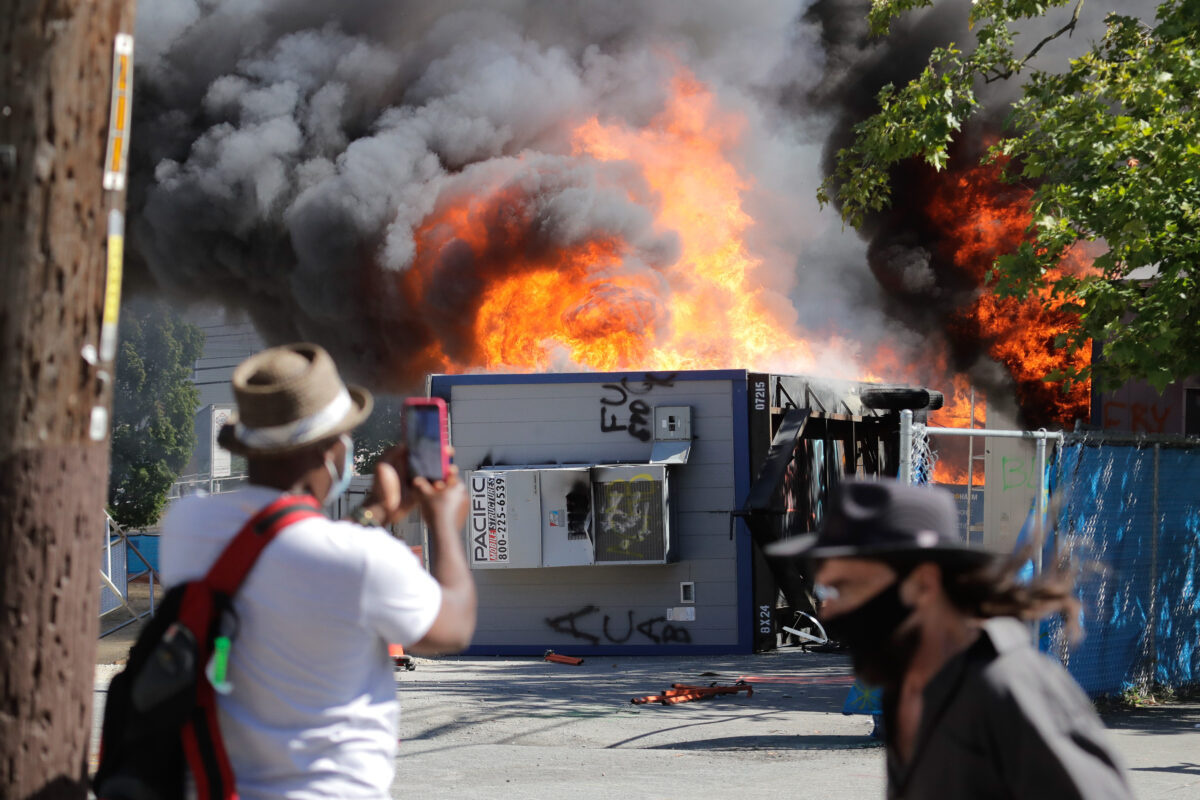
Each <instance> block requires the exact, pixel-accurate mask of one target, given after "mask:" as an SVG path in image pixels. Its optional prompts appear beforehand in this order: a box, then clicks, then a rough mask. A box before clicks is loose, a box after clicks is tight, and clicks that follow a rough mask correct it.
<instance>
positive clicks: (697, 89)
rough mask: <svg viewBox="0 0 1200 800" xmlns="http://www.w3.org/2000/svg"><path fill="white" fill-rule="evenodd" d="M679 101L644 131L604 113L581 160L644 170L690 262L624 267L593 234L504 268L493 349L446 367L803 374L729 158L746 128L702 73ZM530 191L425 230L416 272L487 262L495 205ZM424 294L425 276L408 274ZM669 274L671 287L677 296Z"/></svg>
mask: <svg viewBox="0 0 1200 800" xmlns="http://www.w3.org/2000/svg"><path fill="white" fill-rule="evenodd" d="M672 89H673V91H672V92H671V93H670V99H669V101H668V103H667V105H666V107H665V108H664V109H663V110H662V111H661V112H660V113H659V114H658V115H657V116H656V117H655V118H654V119H653V120H651V122H650V124H649V125H647V126H646V127H644V128H637V129H634V128H630V127H626V126H625V125H623V124H619V123H605V122H601V121H600V120H599V119H598V118H595V117H593V118H591V119H588V120H586V121H585V122H583V123H582V124H581V125H579V126H578V127H577V128H576V129H575V130H574V132H573V135H572V148H573V155H574V156H575V157H576V158H580V159H594V160H595V161H597V162H605V161H623V162H628V163H630V164H633V165H636V167H637V169H638V171H639V172H640V173H641V176H642V177H643V178H644V180H645V182H646V183H647V184H648V186H649V189H650V191H651V193H652V195H653V198H654V199H655V200H656V201H657V204H658V209H657V212H658V213H657V217H656V222H655V224H656V226H657V228H658V229H659V230H660V231H673V232H674V233H675V234H676V235H677V237H678V242H679V258H678V259H677V260H676V261H675V263H673V264H671V265H670V266H668V267H666V268H664V269H663V270H661V273H660V274H658V275H656V276H655V277H653V278H652V277H632V276H629V275H626V274H624V273H622V272H621V271H620V270H618V269H616V267H617V266H618V265H619V264H620V261H621V259H622V257H623V256H624V255H626V248H625V246H624V245H623V244H622V243H621V242H615V241H607V240H604V241H596V240H592V241H589V242H587V243H585V244H581V245H578V246H572V247H567V248H563V249H562V250H561V251H560V252H556V253H553V254H543V255H542V256H539V257H538V258H541V259H542V260H543V261H542V263H535V262H534V260H532V259H530V260H527V261H526V263H524V264H521V265H511V266H508V267H505V268H503V269H502V270H501V272H502V275H501V276H500V277H498V278H497V279H494V280H493V281H492V283H491V284H490V285H488V286H487V288H486V289H485V291H484V293H483V300H482V302H481V305H480V307H479V309H478V313H477V315H476V324H475V334H476V338H477V340H478V342H479V352H478V353H473V354H472V358H471V359H470V363H455V359H450V358H446V359H445V364H444V366H445V368H447V369H449V370H458V369H463V368H468V367H477V366H480V365H482V366H485V367H487V368H506V369H517V370H538V369H546V368H548V367H550V366H551V365H552V364H554V363H555V362H556V360H557V359H558V358H559V357H560V356H565V357H566V358H567V359H569V360H570V362H571V363H572V364H574V365H575V366H577V367H583V368H588V369H599V370H612V369H620V368H639V369H658V370H665V369H671V370H675V369H701V368H713V367H739V368H756V369H779V370H788V371H803V370H804V369H806V368H810V367H811V365H812V364H813V353H812V350H811V348H810V347H809V345H808V344H807V342H805V341H804V340H802V339H800V338H797V337H795V336H793V335H792V334H791V333H790V332H789V331H790V330H791V329H792V327H793V326H794V324H795V311H794V309H793V308H792V307H791V305H790V304H789V303H786V302H780V298H779V297H777V296H773V295H771V294H770V293H768V292H766V291H765V290H763V289H762V288H760V287H758V286H756V281H755V271H756V270H757V269H759V268H760V267H761V266H762V262H761V260H760V259H759V258H757V257H756V256H754V255H753V254H752V253H750V252H749V250H748V249H747V247H746V245H745V243H744V242H743V236H744V234H745V232H746V229H747V228H748V227H749V226H750V224H751V222H752V220H751V219H750V217H749V215H748V214H747V213H746V212H745V210H744V209H743V205H742V194H743V192H745V191H746V190H747V189H748V188H749V184H748V182H747V181H746V179H744V178H743V177H742V176H741V175H740V174H739V173H738V171H737V169H736V167H735V166H734V165H733V164H732V163H731V162H730V160H729V158H728V156H727V155H726V154H727V152H729V151H730V150H731V149H732V147H733V145H735V144H736V143H737V141H738V138H739V136H740V134H741V130H742V127H743V120H742V118H741V117H740V116H738V115H736V114H732V113H726V112H722V111H720V110H719V109H718V108H717V106H716V102H715V98H714V96H713V94H712V92H711V91H710V90H709V89H708V88H707V87H705V86H704V85H703V84H702V83H700V82H699V81H698V80H696V79H695V78H694V77H692V76H690V75H688V74H686V73H680V74H679V75H677V76H676V78H675V79H674V81H673V86H672ZM519 202H521V199H520V198H518V197H511V196H507V197H506V196H502V195H496V194H493V195H492V196H489V197H478V196H472V197H470V198H464V199H463V200H461V201H459V202H458V203H457V204H454V203H452V204H450V205H448V206H447V207H445V208H442V209H440V210H439V211H437V212H435V213H434V214H433V215H431V217H430V218H429V219H427V220H426V222H425V223H424V224H423V225H422V226H421V228H420V229H419V230H418V231H417V237H416V238H417V241H418V257H417V267H416V268H415V269H414V270H413V272H415V273H418V274H420V273H423V272H428V269H423V268H422V262H423V260H427V259H428V258H430V257H431V254H432V253H434V252H437V251H439V250H440V249H441V248H442V247H445V246H446V245H447V244H448V243H450V242H451V240H457V244H458V245H459V246H462V245H466V246H467V247H469V248H470V249H471V251H472V252H473V253H475V254H476V255H479V254H481V253H483V252H484V251H485V250H486V248H487V242H488V237H489V236H490V237H494V236H496V232H495V231H494V230H490V229H489V228H488V227H487V226H486V225H485V220H489V221H491V222H492V223H493V224H494V219H495V216H496V214H495V213H494V210H495V209H496V208H498V207H503V205H504V204H505V203H519ZM406 280H407V281H408V284H409V288H410V289H412V290H415V291H417V292H418V293H419V292H420V284H421V280H422V279H421V278H419V277H415V276H414V277H410V278H407V279H406ZM655 280H658V281H664V280H665V283H666V284H669V286H670V289H669V291H664V290H663V287H662V286H661V285H655Z"/></svg>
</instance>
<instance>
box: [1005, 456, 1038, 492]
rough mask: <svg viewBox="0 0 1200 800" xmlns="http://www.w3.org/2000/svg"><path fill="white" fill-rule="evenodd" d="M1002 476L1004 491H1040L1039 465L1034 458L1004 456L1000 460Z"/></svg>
mask: <svg viewBox="0 0 1200 800" xmlns="http://www.w3.org/2000/svg"><path fill="white" fill-rule="evenodd" d="M1000 474H1001V477H1002V478H1003V481H1004V482H1003V487H1004V488H1003V491H1006V492H1007V491H1011V490H1013V489H1032V490H1034V491H1037V490H1038V474H1037V464H1036V463H1035V459H1034V457H1033V456H1029V457H1027V458H1026V457H1020V456H1018V457H1015V458H1011V457H1009V456H1003V457H1002V458H1001V459H1000Z"/></svg>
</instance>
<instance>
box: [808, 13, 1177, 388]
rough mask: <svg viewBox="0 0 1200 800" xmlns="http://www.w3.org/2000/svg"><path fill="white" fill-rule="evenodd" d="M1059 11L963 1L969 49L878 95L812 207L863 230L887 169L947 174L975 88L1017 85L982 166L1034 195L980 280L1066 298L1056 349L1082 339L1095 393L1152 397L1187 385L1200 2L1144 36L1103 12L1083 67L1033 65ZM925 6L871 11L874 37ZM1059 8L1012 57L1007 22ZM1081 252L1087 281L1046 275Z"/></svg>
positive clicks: (947, 54)
mask: <svg viewBox="0 0 1200 800" xmlns="http://www.w3.org/2000/svg"><path fill="white" fill-rule="evenodd" d="M1069 2H1070V0H974V2H973V4H972V7H971V15H970V21H971V24H972V30H973V31H974V33H975V36H976V40H977V41H976V46H975V48H974V50H973V51H972V52H970V53H969V54H967V53H964V52H963V51H962V50H960V49H958V48H957V47H956V46H955V45H948V46H946V47H943V48H938V49H936V50H934V51H933V53H932V54H931V55H930V59H929V64H928V66H927V68H926V69H925V70H924V71H923V72H922V73H921V74H920V75H919V76H918V77H917V78H915V79H913V80H912V81H911V82H909V83H908V84H907V85H905V86H903V87H899V88H897V87H895V86H892V85H888V86H885V87H884V88H883V89H882V91H881V92H880V93H879V96H878V100H879V105H880V110H879V111H878V112H877V113H876V114H874V115H873V116H871V117H869V118H868V119H866V120H864V121H863V122H861V123H859V124H858V125H857V126H856V128H855V139H854V141H853V143H852V144H851V145H850V146H849V147H847V148H845V149H843V150H841V151H839V153H838V158H837V166H836V168H835V170H834V172H833V174H832V175H830V176H829V177H828V178H827V179H826V181H825V183H824V184H823V185H822V187H821V189H820V191H819V193H818V197H819V199H820V200H821V202H822V203H829V202H836V203H837V204H838V205H839V206H840V209H841V213H842V217H843V219H844V220H845V221H846V222H848V223H850V224H852V225H854V226H856V227H860V226H862V224H863V223H864V220H865V218H866V217H867V216H868V215H870V214H871V213H872V212H875V211H878V210H880V209H882V208H884V207H886V206H887V205H888V204H889V203H890V194H889V170H890V168H891V166H892V165H894V164H896V163H897V162H898V161H901V160H903V159H908V158H922V159H924V160H925V161H926V162H928V163H929V164H931V165H932V166H934V167H935V168H937V169H942V168H943V167H945V165H946V163H947V160H948V157H949V156H948V153H949V148H950V145H951V143H952V141H953V139H954V137H955V135H956V134H957V132H958V131H960V130H961V128H962V126H963V124H964V122H965V121H966V120H967V119H968V118H970V117H971V116H973V115H975V114H976V113H977V112H979V111H980V102H979V100H978V98H977V94H976V91H977V89H978V88H979V86H980V84H981V83H984V82H991V81H995V80H1004V79H1014V80H1021V81H1022V91H1021V96H1020V97H1019V99H1018V100H1017V101H1016V102H1015V103H1014V104H1013V105H1012V108H1011V109H1010V113H1009V115H1008V119H1007V123H1006V135H1005V137H1004V138H1002V139H1001V140H1000V141H999V142H998V143H997V144H996V145H994V146H993V147H992V148H991V151H990V153H989V155H988V156H987V159H988V160H991V161H993V162H995V163H997V164H998V165H999V166H1000V167H1001V168H1002V170H1003V173H1004V176H1005V178H1006V179H1007V180H1010V181H1020V182H1022V183H1025V184H1027V185H1029V186H1031V187H1032V189H1033V195H1032V199H1031V201H1030V203H1031V208H1030V211H1031V213H1032V220H1033V223H1032V225H1031V227H1030V230H1029V237H1028V239H1027V240H1026V241H1025V242H1024V243H1022V244H1021V245H1020V246H1019V247H1018V249H1017V250H1016V251H1015V252H1013V253H1007V254H1004V255H1002V256H1001V257H1000V258H999V259H998V260H997V261H996V264H995V266H994V268H993V270H992V272H991V275H990V277H991V279H992V280H993V281H994V285H995V288H996V290H997V292H999V293H1000V294H1002V295H1012V296H1017V297H1025V296H1026V295H1027V294H1028V293H1029V292H1030V291H1033V290H1034V289H1036V288H1038V287H1041V286H1043V285H1045V284H1049V286H1050V288H1051V289H1052V290H1053V291H1054V292H1055V293H1056V294H1058V295H1060V296H1062V297H1064V298H1067V299H1068V300H1069V302H1070V304H1071V306H1072V307H1073V308H1075V309H1076V310H1077V311H1078V313H1079V319H1080V325H1079V327H1078V329H1077V330H1074V331H1072V332H1071V333H1069V334H1067V335H1065V336H1062V337H1060V341H1059V342H1058V344H1059V345H1061V346H1064V347H1067V348H1069V349H1071V350H1076V349H1078V348H1080V347H1084V346H1086V345H1087V343H1088V342H1089V341H1090V340H1095V342H1097V344H1098V346H1101V347H1102V359H1101V361H1100V362H1099V363H1098V364H1096V365H1095V367H1094V368H1092V369H1091V375H1090V377H1092V378H1093V379H1095V380H1096V381H1097V383H1098V384H1099V385H1100V386H1101V387H1102V388H1107V387H1114V386H1116V385H1119V384H1121V383H1124V382H1125V381H1127V380H1130V379H1143V380H1146V381H1148V382H1149V383H1151V384H1153V385H1154V386H1156V387H1157V388H1159V389H1160V390H1161V389H1162V388H1163V387H1165V386H1166V385H1167V384H1168V383H1170V382H1172V381H1173V380H1176V379H1179V378H1183V377H1186V376H1188V375H1195V374H1200V303H1197V301H1196V289H1197V285H1196V283H1197V274H1198V271H1200V107H1198V98H1200V0H1168V2H1165V3H1163V4H1162V5H1160V6H1159V7H1158V10H1157V15H1156V17H1155V19H1154V21H1153V22H1152V23H1151V24H1147V23H1146V22H1144V21H1139V20H1137V19H1134V18H1132V17H1127V16H1121V15H1117V14H1111V15H1109V16H1108V17H1107V19H1106V25H1107V31H1106V33H1105V35H1104V37H1103V38H1102V39H1101V40H1100V41H1098V42H1096V43H1095V44H1094V45H1093V46H1092V48H1091V49H1090V50H1088V51H1087V52H1085V53H1084V54H1083V55H1081V56H1079V57H1077V58H1075V59H1072V60H1070V62H1069V63H1067V64H1064V65H1061V67H1060V68H1058V69H1057V70H1050V69H1030V68H1029V62H1030V59H1031V58H1032V56H1034V55H1036V54H1037V53H1038V52H1039V51H1040V50H1041V48H1042V46H1043V45H1045V44H1046V43H1047V42H1048V41H1050V40H1051V39H1053V38H1056V37H1058V36H1061V35H1063V34H1065V33H1068V32H1071V31H1072V29H1073V28H1074V26H1075V22H1076V21H1077V18H1078V15H1079V14H1080V13H1081V7H1082V0H1078V4H1077V5H1076V6H1075V7H1074V10H1073V12H1070V14H1069V16H1068V12H1067V11H1066V10H1065V9H1064V8H1062V7H1064V6H1066V5H1068V3H1069ZM929 5H932V0H873V3H872V9H871V12H870V15H869V19H870V22H871V26H872V29H873V30H874V31H875V32H876V33H878V34H883V33H886V31H887V27H888V25H889V23H890V21H891V20H892V19H894V18H896V17H897V16H899V15H900V14H903V13H904V12H906V11H908V10H910V9H912V8H916V7H921V6H929ZM1056 10H1057V12H1058V13H1060V14H1062V15H1063V16H1064V24H1063V26H1062V27H1061V28H1060V29H1059V30H1058V31H1057V32H1056V33H1054V34H1051V36H1049V37H1047V38H1046V39H1043V40H1042V41H1040V42H1035V43H1032V45H1031V46H1030V47H1029V49H1028V50H1027V51H1019V50H1018V46H1017V35H1016V34H1015V33H1014V26H1015V25H1016V24H1018V23H1020V22H1021V21H1022V20H1029V19H1035V18H1040V17H1044V16H1046V15H1048V14H1053V13H1055V11H1056ZM1078 242H1093V243H1095V246H1097V247H1098V248H1099V249H1100V250H1101V251H1102V252H1103V255H1101V256H1100V257H1099V258H1098V259H1097V260H1096V262H1095V267H1096V269H1095V271H1094V274H1088V275H1084V276H1061V275H1055V274H1054V273H1052V272H1050V271H1051V270H1052V268H1053V267H1054V266H1055V265H1056V264H1057V263H1058V261H1059V259H1060V258H1061V256H1062V255H1063V253H1064V252H1065V251H1066V250H1067V249H1068V248H1070V247H1072V246H1073V245H1075V244H1076V243H1078ZM1051 276H1053V277H1051ZM1088 374H1089V368H1086V367H1085V368H1083V370H1082V371H1081V372H1080V373H1077V374H1074V375H1068V376H1047V377H1048V378H1051V379H1053V378H1061V377H1068V378H1071V379H1075V378H1083V377H1088Z"/></svg>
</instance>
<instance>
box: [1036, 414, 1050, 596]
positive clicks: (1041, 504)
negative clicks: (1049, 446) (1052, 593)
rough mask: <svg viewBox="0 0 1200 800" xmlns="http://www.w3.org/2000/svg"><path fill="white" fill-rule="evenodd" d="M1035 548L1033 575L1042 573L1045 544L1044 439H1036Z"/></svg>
mask: <svg viewBox="0 0 1200 800" xmlns="http://www.w3.org/2000/svg"><path fill="white" fill-rule="evenodd" d="M1037 471H1038V496H1037V528H1036V530H1037V540H1036V541H1037V549H1036V550H1035V551H1034V554H1033V570H1034V573H1033V574H1034V575H1041V574H1042V549H1043V547H1044V546H1045V544H1046V494H1047V491H1046V489H1047V487H1046V439H1045V438H1044V437H1043V438H1040V439H1038V440H1037Z"/></svg>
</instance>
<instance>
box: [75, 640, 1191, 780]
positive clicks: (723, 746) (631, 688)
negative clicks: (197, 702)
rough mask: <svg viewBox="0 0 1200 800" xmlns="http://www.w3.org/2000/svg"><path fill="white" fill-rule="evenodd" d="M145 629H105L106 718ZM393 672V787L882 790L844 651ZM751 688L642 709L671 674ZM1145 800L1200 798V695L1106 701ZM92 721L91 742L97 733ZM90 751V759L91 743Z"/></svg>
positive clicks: (443, 663) (497, 662)
mask: <svg viewBox="0 0 1200 800" xmlns="http://www.w3.org/2000/svg"><path fill="white" fill-rule="evenodd" d="M135 630H136V626H129V627H128V628H126V629H122V630H121V631H118V632H117V633H116V634H112V635H111V636H109V637H105V639H102V640H101V648H100V653H99V654H98V659H97V662H98V665H97V668H96V709H95V717H96V720H99V718H100V715H101V713H102V708H103V700H104V693H105V688H106V687H107V683H108V680H110V679H111V676H112V675H113V674H114V673H115V672H116V671H117V670H118V669H119V668H120V667H119V664H116V663H114V662H119V661H121V660H122V659H123V658H124V655H125V653H127V651H128V642H130V641H132V638H133V636H134V634H135ZM414 661H415V664H416V669H414V670H413V671H406V670H397V672H396V688H397V692H398V694H399V697H400V702H401V707H402V709H403V710H402V717H401V725H400V748H399V757H398V759H397V765H396V766H397V777H396V782H395V784H394V785H393V787H392V796H393V797H395V798H409V797H422V798H465V799H468V800H469V799H470V798H489V800H490V799H491V798H495V797H505V798H563V797H571V798H581V799H582V800H591V799H593V798H596V799H599V798H688V799H689V800H694V799H695V798H699V797H703V798H724V797H727V796H731V795H739V794H741V793H743V792H744V793H745V797H746V798H747V800H749V798H767V797H787V796H795V795H799V796H805V797H814V798H828V799H829V800H841V798H874V797H882V796H883V792H884V767H883V751H882V748H881V747H880V745H879V744H878V742H877V741H875V740H873V739H872V738H871V737H870V732H871V729H872V721H871V718H870V717H867V716H862V715H851V716H846V715H843V714H842V713H841V708H842V704H843V702H844V700H845V697H846V695H847V692H848V689H849V686H850V683H851V677H850V670H849V664H848V660H847V659H846V657H845V656H844V655H841V654H829V653H806V652H802V651H801V650H799V649H798V648H785V649H782V650H778V651H775V652H772V653H764V654H757V655H746V656H726V657H700V656H684V657H672V656H653V657H650V656H646V657H625V656H622V657H609V658H600V657H589V658H586V659H585V660H584V663H583V664H581V665H579V666H571V665H566V664H557V663H552V662H547V661H544V660H542V659H539V658H460V657H453V658H439V659H424V658H417V659H414ZM739 679H744V680H747V681H748V682H750V683H751V684H752V686H753V690H754V691H753V694H752V695H748V694H747V693H745V692H739V693H738V694H736V695H728V696H721V697H716V698H713V699H709V700H701V701H694V702H689V703H682V704H678V705H672V706H663V705H660V704H646V705H634V704H632V703H631V702H630V700H631V699H632V698H634V697H639V696H645V695H651V694H656V693H658V692H660V691H661V690H664V689H667V688H669V687H670V685H671V684H672V683H688V684H701V685H703V684H709V683H713V682H717V683H722V684H729V683H733V682H734V681H737V680H739ZM1104 718H1105V722H1106V723H1107V724H1108V726H1109V728H1110V732H1111V735H1112V737H1113V742H1114V744H1115V745H1116V748H1117V750H1118V752H1120V753H1121V755H1122V757H1123V758H1124V760H1125V763H1126V766H1127V767H1128V768H1129V775H1130V781H1131V783H1132V785H1133V787H1134V790H1135V794H1136V796H1137V797H1142V798H1160V797H1161V798H1171V799H1172V800H1176V799H1180V798H1197V800H1200V704H1197V703H1170V704H1164V705H1159V706H1154V707H1146V708H1134V709H1128V708H1122V709H1113V710H1109V711H1106V712H1105V713H1104ZM98 730H99V724H98V722H96V723H94V724H93V753H94V752H95V745H96V744H97V743H98V739H99V733H98ZM93 759H94V755H93Z"/></svg>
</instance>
